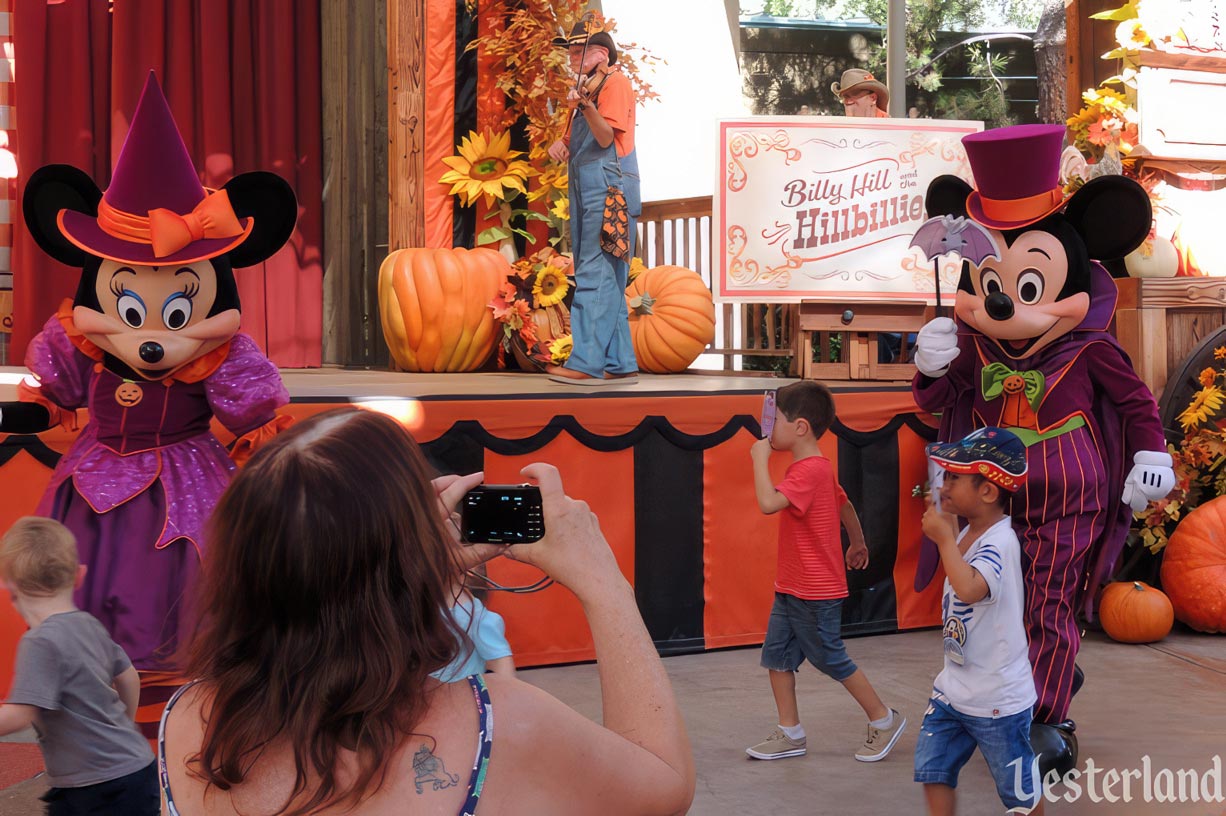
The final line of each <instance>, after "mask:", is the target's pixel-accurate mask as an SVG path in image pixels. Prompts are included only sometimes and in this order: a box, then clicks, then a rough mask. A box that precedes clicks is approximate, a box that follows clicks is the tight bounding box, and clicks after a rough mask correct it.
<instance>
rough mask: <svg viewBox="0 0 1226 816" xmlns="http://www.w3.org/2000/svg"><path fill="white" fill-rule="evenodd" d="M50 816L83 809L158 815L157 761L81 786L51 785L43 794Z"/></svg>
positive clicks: (136, 815) (127, 815)
mask: <svg viewBox="0 0 1226 816" xmlns="http://www.w3.org/2000/svg"><path fill="white" fill-rule="evenodd" d="M42 800H43V801H44V802H46V803H47V808H46V812H47V816H76V814H81V813H122V814H124V816H157V814H159V813H161V812H162V800H161V791H160V790H158V774H157V763H156V762H150V763H149V764H148V765H147V766H145V767H144V768H142V769H141V770H139V771H137V772H135V773H130V774H128V775H127V776H121V777H119V778H118V779H112V780H110V781H108V782H99V783H98V784H96V785H86V786H84V787H81V788H50V789H49V790H48V791H47V792H46V793H44V794H43V795H42Z"/></svg>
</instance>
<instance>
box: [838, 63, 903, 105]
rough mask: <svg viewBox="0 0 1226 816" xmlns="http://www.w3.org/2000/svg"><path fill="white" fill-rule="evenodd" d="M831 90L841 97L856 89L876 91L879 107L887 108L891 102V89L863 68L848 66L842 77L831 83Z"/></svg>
mask: <svg viewBox="0 0 1226 816" xmlns="http://www.w3.org/2000/svg"><path fill="white" fill-rule="evenodd" d="M830 90H832V91H834V95H835V96H837V97H839V98H840V99H842V98H843V97H844V96H846V95H847V94H849V93H854V92H856V91H875V92H876V93H877V107H878V108H880V109H881V110H886V109H887V107H886V106H887V105H889V104H890V89H889V88H887V87H886V86H884V85H882V84H881V83H880V82H878V81H877V80H876V79H875V78H874V77H873V75H872V74H870V73H869V72H868V71H865V70H864V69H862V68H848V69H847V70H846V71H844V72H843V77H842V79H840V80H839V81H838V82H832V83H830Z"/></svg>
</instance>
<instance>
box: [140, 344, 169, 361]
mask: <svg viewBox="0 0 1226 816" xmlns="http://www.w3.org/2000/svg"><path fill="white" fill-rule="evenodd" d="M137 353H138V354H140V358H141V359H142V360H144V361H145V362H146V363H149V364H150V365H152V364H153V363H160V362H161V361H162V358H163V357H164V356H166V351H165V350H164V349H163V348H162V345H161V343H154V342H152V341H151V342H148V343H141V344H140V350H139V351H138V352H137Z"/></svg>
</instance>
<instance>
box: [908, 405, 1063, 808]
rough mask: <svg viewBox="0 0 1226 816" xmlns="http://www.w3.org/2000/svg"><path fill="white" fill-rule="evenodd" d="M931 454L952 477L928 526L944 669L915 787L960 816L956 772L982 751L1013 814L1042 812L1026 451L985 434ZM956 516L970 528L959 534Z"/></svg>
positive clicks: (918, 751) (1003, 436)
mask: <svg viewBox="0 0 1226 816" xmlns="http://www.w3.org/2000/svg"><path fill="white" fill-rule="evenodd" d="M928 456H929V458H930V459H932V461H933V462H935V463H936V464H938V465H940V467H941V468H942V470H943V471H944V481H943V483H942V484H941V486H940V492H939V495H940V504H939V505H937V504H935V503H931V502H930V505H929V507H928V511H927V512H926V513H925V514H924V521H923V527H924V534H925V535H927V536H928V537H929V538H930V539H932V540H933V541H934V542H936V544H937V548H938V550H939V551H940V554H941V564H942V566H943V567H944V568H945V574H946V576H947V577H946V579H945V589H944V594H943V596H942V603H941V607H942V617H943V619H944V622H945V625H944V635H945V638H944V641H945V667H944V669H943V670H942V671H941V673H940V674H939V675H937V678H936V680H935V681H934V682H933V688H932V700H931V702H930V703H929V706H928V710H927V712H925V714H924V722H923V724H922V725H921V726H920V734H919V740H918V742H917V743H916V746H915V781H916V782H922V783H923V784H924V795H925V797H926V799H927V802H928V812H929V813H930V814H933V816H953V814H954V809H955V808H954V799H955V796H954V789H955V788H956V787H957V784H958V772H959V771H960V770H961V769H962V766H963V765H965V764H966V763H967V761H968V760H969V759H970V758H971V755H972V754H973V753H974V752H975V748H976V747H978V748H979V751H980V753H982V754H983V758H984V760H985V761H986V762H987V764H988V768H989V769H990V770H991V772H992V778H993V779H994V780H995V781H996V792H997V794H998V795H999V796H1000V800H1001V802H1002V803H1004V806H1005V807H1006V808H1007V809H1008V811H1009V812H1010V813H1033V814H1042V812H1043V799H1042V795H1041V788H1040V785H1041V780H1040V779H1039V778H1038V775H1037V774H1036V773H1034V768H1035V763H1034V752H1033V750H1032V749H1031V747H1030V718H1031V710H1032V707H1033V706H1034V703H1035V699H1036V695H1035V689H1034V678H1033V677H1032V676H1031V671H1030V662H1029V658H1028V656H1027V644H1026V630H1025V627H1024V626H1023V624H1022V610H1023V603H1024V600H1025V597H1024V591H1023V588H1022V569H1021V547H1020V546H1019V544H1018V540H1017V534H1016V533H1014V531H1013V525H1012V521H1011V519H1010V517H1009V512H1008V507H1009V498H1010V496H1011V495H1012V494H1013V493H1014V492H1015V491H1016V490H1017V489H1018V488H1020V487H1021V486H1022V481H1023V479H1024V478H1025V475H1026V447H1025V446H1024V445H1023V444H1022V442H1021V440H1019V439H1018V438H1017V436H1015V435H1014V434H1012V433H1010V432H1009V431H1006V430H1002V429H1000V428H981V429H979V430H977V431H975V432H973V433H971V434H969V435H968V436H967V437H966V438H965V439H962V440H961V441H958V442H952V443H937V444H935V445H929V446H928ZM943 511H944V512H943ZM956 516H961V517H962V518H964V519H966V522H967V525H966V527H965V528H964V529H963V530H962V531H961V532H959V531H958V522H957V518H956Z"/></svg>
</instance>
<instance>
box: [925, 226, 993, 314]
mask: <svg viewBox="0 0 1226 816" xmlns="http://www.w3.org/2000/svg"><path fill="white" fill-rule="evenodd" d="M910 246H913V247H918V248H919V249H921V250H923V252H924V256H925V257H926V258H927V259H928V260H930V261H932V271H933V275H934V276H935V278H936V286H937V316H938V317H940V316H941V256H942V255H947V254H949V253H950V252H956V253H957V254H958V255H959V256H961V257H962V258H964V259H966V260H968V261H970V262H971V263H973V264H975V265H976V266H978V265H979V264H981V263H983V262H984V261H986V260H987V259H988V258H995V259H996V260H998V261H999V260H1000V250H999V249H998V248H997V246H996V242H995V241H993V240H992V234H991V233H990V232H988V231H987V230H986V229H984V228H983V227H982V226H980V225H979V224H976V223H975V222H974V221H972V220H970V219H969V218H963V217H962V216H958V215H941V216H937V217H936V218H929V219H928V220H927V221H925V222H924V223H922V224H920V228H919V229H917V230H916V231H915V235H914V237H912V238H911V244H910Z"/></svg>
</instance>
